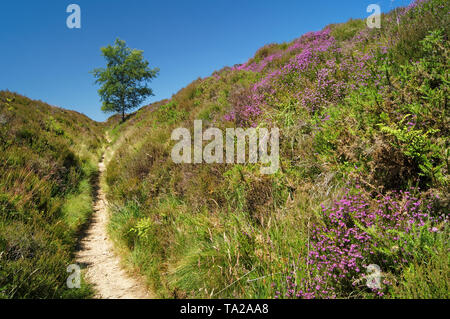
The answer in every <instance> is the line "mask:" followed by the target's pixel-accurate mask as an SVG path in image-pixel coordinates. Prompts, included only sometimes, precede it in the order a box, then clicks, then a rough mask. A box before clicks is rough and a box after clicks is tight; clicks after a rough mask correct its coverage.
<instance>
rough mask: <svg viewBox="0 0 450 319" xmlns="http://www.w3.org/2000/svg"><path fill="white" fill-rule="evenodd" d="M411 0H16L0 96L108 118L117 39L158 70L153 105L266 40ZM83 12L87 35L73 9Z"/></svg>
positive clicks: (2, 14) (3, 14) (3, 24)
mask: <svg viewBox="0 0 450 319" xmlns="http://www.w3.org/2000/svg"><path fill="white" fill-rule="evenodd" d="M409 2H410V0H380V1H376V0H340V1H337V0H311V1H303V0H159V1H154V0H126V1H125V0H70V1H65V0H41V1H29V0H14V1H1V3H0V46H1V47H0V90H5V89H9V90H10V91H14V92H18V93H20V94H23V95H26V96H28V97H30V98H33V99H39V100H42V101H44V102H47V103H49V104H51V105H55V106H60V107H64V108H67V109H72V110H76V111H79V112H82V113H84V114H86V115H88V116H89V117H91V118H93V119H95V120H97V121H103V120H105V119H106V118H107V117H108V116H109V115H105V114H104V113H103V112H101V111H100V106H101V102H100V100H99V97H98V94H97V89H98V87H97V86H96V85H95V84H94V78H93V76H92V75H91V74H90V73H89V71H91V70H92V69H94V68H96V67H102V66H104V60H103V58H102V57H101V55H100V48H101V47H102V46H105V45H108V44H112V43H113V42H114V40H115V39H116V38H117V37H119V38H121V39H123V40H125V41H126V42H127V44H128V46H130V47H132V48H137V49H141V50H144V56H145V58H146V59H147V60H148V61H150V65H151V66H152V67H155V66H157V67H159V68H160V69H161V71H160V75H159V77H158V78H156V79H155V80H154V81H153V82H152V84H151V87H152V88H153V89H154V92H155V96H153V97H151V98H149V99H148V100H147V101H146V103H150V102H154V101H158V100H161V99H164V98H170V97H171V96H172V94H174V93H176V92H177V91H178V90H179V89H181V88H183V87H185V86H186V85H187V84H189V83H190V82H192V81H193V80H195V79H197V78H198V77H205V76H208V75H210V74H211V73H212V72H213V71H215V70H219V69H221V68H222V67H224V66H227V65H228V66H232V65H234V64H236V63H243V62H245V61H247V60H248V59H249V58H250V57H252V56H253V54H254V53H255V52H256V50H257V49H258V48H260V47H262V46H263V45H265V44H267V43H272V42H278V43H279V42H284V41H290V40H292V39H295V38H297V37H299V36H301V35H302V34H304V33H306V32H308V31H315V30H320V29H322V28H323V27H324V26H326V25H328V24H330V23H338V22H345V21H347V20H348V19H349V18H365V17H367V16H369V13H366V8H367V6H368V5H369V4H372V3H374V4H379V5H380V6H381V10H382V12H387V11H389V10H391V9H393V8H395V7H398V6H405V5H407V4H409ZM71 3H75V4H78V5H79V6H80V7H81V29H68V28H67V26H66V19H67V17H68V15H69V13H66V8H67V6H68V5H69V4H71Z"/></svg>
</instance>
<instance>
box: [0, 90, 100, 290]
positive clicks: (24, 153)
mask: <svg viewBox="0 0 450 319" xmlns="http://www.w3.org/2000/svg"><path fill="white" fill-rule="evenodd" d="M102 138H103V126H102V124H99V123H96V122H94V121H92V120H90V119H89V118H87V117H86V116H84V115H82V114H80V113H77V112H73V111H67V110H63V109H60V108H57V107H52V106H50V105H48V104H45V103H43V102H41V101H34V100H30V99H28V98H26V97H24V96H21V95H19V94H15V93H11V92H6V91H1V92H0V140H1V143H0V297H2V298H61V297H87V296H89V295H90V290H89V288H88V287H86V286H85V285H84V284H83V289H73V290H69V289H67V288H66V278H67V277H68V275H69V274H68V273H67V272H66V268H67V266H68V265H69V264H71V263H72V261H73V259H72V252H73V249H74V247H75V244H76V237H77V236H76V235H77V232H78V231H79V230H80V228H81V226H82V225H83V224H84V223H85V221H86V220H87V218H88V217H89V214H90V213H91V212H92V197H91V178H92V177H93V176H94V174H96V171H97V162H98V158H99V156H100V154H101V151H102V150H101V149H102V146H103V140H102Z"/></svg>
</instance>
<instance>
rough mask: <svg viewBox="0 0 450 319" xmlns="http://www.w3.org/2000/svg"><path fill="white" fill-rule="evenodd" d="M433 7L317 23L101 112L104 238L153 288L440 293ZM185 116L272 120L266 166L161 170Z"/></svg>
mask: <svg viewBox="0 0 450 319" xmlns="http://www.w3.org/2000/svg"><path fill="white" fill-rule="evenodd" d="M448 12H449V4H448V2H447V1H443V0H430V1H425V4H422V5H418V6H416V7H414V8H411V9H409V10H396V11H393V12H391V13H389V14H387V15H384V16H383V20H382V21H383V22H382V29H380V30H377V29H373V30H369V29H367V28H366V27H365V23H364V21H361V20H352V21H349V22H347V23H344V24H340V25H330V26H329V27H327V28H326V29H325V30H322V31H321V32H316V33H309V34H307V35H304V36H303V37H301V38H300V39H298V40H295V41H293V42H291V43H284V44H272V45H268V46H265V47H264V48H262V49H260V50H259V51H258V52H257V53H256V55H255V57H254V58H252V59H250V61H249V62H248V63H247V64H245V65H243V66H237V67H234V68H225V69H223V70H221V71H219V72H216V73H215V74H213V76H211V77H208V78H205V79H198V80H197V81H195V82H193V83H191V84H190V85H189V86H188V87H186V88H184V89H182V90H181V91H180V92H178V93H177V94H176V95H174V96H173V97H172V99H171V100H170V101H163V102H160V103H156V104H154V105H150V106H147V107H145V108H143V109H141V110H139V111H138V112H136V113H134V114H133V115H131V116H130V117H129V119H128V120H127V122H125V123H123V124H118V122H117V121H116V120H114V119H112V120H111V121H110V125H111V129H110V135H111V136H112V138H113V140H114V141H116V149H115V152H114V155H113V157H112V159H111V161H110V162H109V165H108V175H107V183H108V186H109V199H110V201H111V202H112V203H113V204H115V206H116V208H115V211H114V214H113V216H112V221H111V224H110V231H111V233H112V235H113V237H114V238H115V240H116V242H117V244H118V245H119V247H120V248H121V249H122V250H123V251H124V253H125V256H126V259H127V261H128V262H129V265H130V266H131V267H134V268H136V269H139V270H140V271H141V272H142V273H143V274H145V275H146V276H147V278H148V282H149V284H150V285H152V286H153V288H154V289H155V291H156V292H157V293H159V295H160V296H164V297H203V298H208V297H250V298H253V297H263V298H266V297H277V298H280V297H281V298H283V297H304V298H310V297H343V298H352V297H360V298H361V297H363V298H374V297H383V296H384V297H388V298H391V297H393V298H398V297H444V298H448V282H449V280H448V279H449V278H448V277H449V272H448V261H449V260H448V253H447V252H448V248H449V247H448V226H447V225H448V223H447V218H448V216H447V214H448V202H449V200H448V185H449V184H448V182H449V180H448V169H449V167H448V155H449V151H448V147H449V140H448V128H449V125H448V124H449V122H448V121H449V113H448V110H449V109H448V89H449V87H448V83H449V82H448V70H449V68H448V53H449V44H448V43H449V42H448V31H449V30H448V26H449V25H450V24H449V23H448V22H449V21H448V18H449V16H448ZM397 17H398V21H399V22H398V23H397ZM431 32H433V33H431ZM426 37H427V38H426ZM425 38H426V41H425V42H422V41H423V40H424V39H425ZM311 49H312V50H311ZM308 50H310V51H308ZM254 101H256V102H257V103H254ZM194 119H203V120H204V129H205V127H208V126H216V127H219V128H225V127H234V126H249V125H257V126H258V127H265V126H266V127H270V126H273V125H276V126H278V127H279V128H280V132H281V138H280V148H281V159H280V163H281V168H280V170H279V171H278V172H277V173H276V174H274V175H270V176H264V175H261V174H260V173H259V166H258V165H259V164H256V165H177V164H174V163H173V162H172V161H171V159H170V151H171V147H172V146H173V144H174V143H173V142H171V141H170V134H171V132H172V130H173V129H174V128H176V127H187V128H190V129H191V131H192V127H193V120H194ZM225 119H226V120H225ZM335 211H338V212H344V213H345V214H343V215H342V216H341V215H338V216H336V215H335V213H334V212H335ZM370 263H375V264H377V265H379V266H380V268H381V270H382V271H383V282H382V288H381V289H379V290H371V289H368V288H367V287H366V285H365V282H364V280H362V279H361V278H362V275H361V273H363V272H365V270H364V267H365V266H367V265H368V264H370ZM249 272H250V273H249ZM243 276H246V277H245V278H244V279H242V277H243ZM247 279H255V280H254V281H250V282H247V281H246V280H247Z"/></svg>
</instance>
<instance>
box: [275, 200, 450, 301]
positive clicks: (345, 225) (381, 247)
mask: <svg viewBox="0 0 450 319" xmlns="http://www.w3.org/2000/svg"><path fill="white" fill-rule="evenodd" d="M322 214H323V225H315V226H313V230H312V236H311V241H312V242H311V246H310V250H309V255H308V261H307V265H309V271H307V276H306V277H305V278H303V279H302V280H301V281H300V282H297V281H296V280H295V273H292V274H291V276H288V277H287V278H286V287H285V291H286V292H285V295H284V297H288V298H295V297H297V298H308V299H309V298H336V297H341V296H343V295H346V294H349V293H350V292H351V291H352V290H355V289H357V287H355V286H356V283H357V282H359V281H360V280H361V278H364V275H363V273H365V269H366V268H367V267H368V265H370V264H377V265H379V266H380V268H381V269H382V271H383V273H384V272H393V273H395V272H396V270H398V267H399V266H401V265H404V264H407V263H408V262H410V261H411V259H412V257H413V251H412V249H411V247H410V244H411V243H410V238H418V237H419V236H420V235H421V232H422V231H423V230H425V231H428V232H431V233H436V232H439V231H440V230H441V229H442V228H444V227H445V226H446V225H447V223H448V217H447V216H435V215H434V214H433V210H432V199H429V198H428V199H426V198H419V197H416V196H415V195H413V194H412V193H411V192H408V191H400V192H392V193H390V194H388V195H385V196H382V195H379V196H378V197H376V198H375V199H371V198H370V197H369V196H367V195H365V194H363V193H358V194H356V195H351V194H348V193H347V194H346V195H345V196H343V197H342V198H341V199H340V200H338V201H335V202H334V203H333V205H332V206H331V207H328V208H327V207H325V206H322ZM416 248H417V247H416ZM306 278H311V280H307V279H306ZM363 281H364V280H363ZM383 283H384V289H383V288H382V289H379V290H377V289H373V290H372V291H373V293H375V294H376V295H377V296H383V294H384V293H385V291H386V290H387V288H388V286H389V281H388V280H384V282H383ZM366 289H368V288H366ZM275 297H276V298H279V297H281V294H280V292H279V291H278V292H277V293H276V294H275Z"/></svg>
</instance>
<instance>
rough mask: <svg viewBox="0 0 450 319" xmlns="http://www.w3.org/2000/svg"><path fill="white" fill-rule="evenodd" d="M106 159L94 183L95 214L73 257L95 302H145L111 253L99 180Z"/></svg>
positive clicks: (144, 294) (139, 288)
mask: <svg viewBox="0 0 450 319" xmlns="http://www.w3.org/2000/svg"><path fill="white" fill-rule="evenodd" d="M104 162H105V159H104V156H103V158H102V161H101V162H100V163H99V166H98V167H99V172H100V174H99V177H98V179H97V181H96V183H95V184H96V185H95V187H96V190H95V194H96V195H95V202H94V214H93V216H92V220H91V223H90V225H89V226H88V228H87V230H86V232H85V234H84V237H83V238H82V239H81V241H80V247H79V250H78V251H77V253H76V255H75V257H76V262H77V263H78V264H80V265H82V268H85V271H86V273H85V278H86V280H87V281H89V282H90V283H92V284H93V285H94V289H95V290H96V294H95V298H101V299H146V298H150V295H149V293H148V292H147V291H146V289H145V288H144V287H143V285H142V284H140V283H139V282H138V280H136V279H135V278H132V277H130V276H129V275H128V274H127V273H126V272H125V271H124V270H123V269H122V268H121V267H120V259H119V257H117V256H116V255H115V254H114V252H113V245H112V242H111V241H110V240H109V238H108V236H107V231H106V227H107V224H108V217H109V216H108V210H107V202H106V196H105V192H104V191H103V190H102V188H101V186H100V180H101V178H102V176H103V174H104V171H105V163H104Z"/></svg>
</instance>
